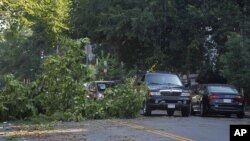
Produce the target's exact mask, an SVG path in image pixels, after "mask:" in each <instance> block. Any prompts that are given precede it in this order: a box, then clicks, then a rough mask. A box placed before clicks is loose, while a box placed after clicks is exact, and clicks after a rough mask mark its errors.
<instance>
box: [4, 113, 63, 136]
mask: <svg viewBox="0 0 250 141" xmlns="http://www.w3.org/2000/svg"><path fill="white" fill-rule="evenodd" d="M57 123H58V122H57V121H52V120H51V118H49V117H47V116H43V115H40V116H36V117H32V118H29V119H26V120H18V121H11V122H9V123H8V122H4V123H3V128H5V129H6V131H7V132H5V133H4V136H5V139H6V140H14V139H16V138H20V137H26V136H41V135H42V134H45V132H48V131H51V130H54V127H55V125H56V124H57Z"/></svg>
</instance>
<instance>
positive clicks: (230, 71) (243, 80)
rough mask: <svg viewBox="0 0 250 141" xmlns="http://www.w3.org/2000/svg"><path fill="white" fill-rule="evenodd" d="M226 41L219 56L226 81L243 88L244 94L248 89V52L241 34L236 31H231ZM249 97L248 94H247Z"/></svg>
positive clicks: (249, 70)
mask: <svg viewBox="0 0 250 141" xmlns="http://www.w3.org/2000/svg"><path fill="white" fill-rule="evenodd" d="M228 38H229V40H228V42H227V43H226V47H227V51H226V53H225V54H224V55H222V56H221V58H220V59H221V62H222V64H223V66H224V67H223V74H224V76H225V77H226V78H227V80H228V82H229V83H231V84H233V85H235V86H237V87H238V88H244V89H245V94H248V93H249V91H250V89H249V88H250V84H249V81H250V62H249V59H250V53H249V49H248V47H246V46H243V39H242V36H241V35H240V34H238V33H231V34H230V35H229V37H228ZM247 96H248V97H249V94H248V95H247Z"/></svg>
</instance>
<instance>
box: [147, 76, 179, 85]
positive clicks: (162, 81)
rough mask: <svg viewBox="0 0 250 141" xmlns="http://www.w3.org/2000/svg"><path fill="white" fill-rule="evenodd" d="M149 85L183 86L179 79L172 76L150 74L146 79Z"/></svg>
mask: <svg viewBox="0 0 250 141" xmlns="http://www.w3.org/2000/svg"><path fill="white" fill-rule="evenodd" d="M145 82H146V83H147V84H148V85H176V86H183V85H182V83H181V81H180V79H179V77H178V76H176V75H171V74H148V75H147V76H146V77H145Z"/></svg>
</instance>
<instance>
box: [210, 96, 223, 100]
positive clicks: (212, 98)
mask: <svg viewBox="0 0 250 141" xmlns="http://www.w3.org/2000/svg"><path fill="white" fill-rule="evenodd" d="M219 98H220V96H218V95H209V96H208V100H214V99H219Z"/></svg>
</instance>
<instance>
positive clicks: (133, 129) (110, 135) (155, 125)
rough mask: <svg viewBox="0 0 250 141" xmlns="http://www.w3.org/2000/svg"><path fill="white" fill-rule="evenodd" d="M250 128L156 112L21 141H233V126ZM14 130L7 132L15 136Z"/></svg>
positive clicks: (1, 136)
mask: <svg viewBox="0 0 250 141" xmlns="http://www.w3.org/2000/svg"><path fill="white" fill-rule="evenodd" d="M232 124H240V125H245V124H247V125H250V116H249V115H247V116H246V118H243V119H238V118H236V116H234V115H232V116H231V117H230V118H226V117H223V116H209V117H200V116H198V115H197V116H189V117H181V114H180V113H178V112H176V113H175V114H174V116H172V117H169V116H167V115H166V112H165V111H154V112H153V115H152V116H150V117H144V116H141V117H139V118H136V119H108V120H89V121H84V122H63V123H58V124H57V125H56V126H55V130H52V131H47V132H46V131H43V132H40V133H39V132H31V133H29V134H23V135H22V134H20V135H21V136H17V137H16V138H13V140H18V141H41V140H44V141H45V140H46V141H47V140H51V141H54V140H55V141H59V140H64V141H67V140H70V141H80V140H82V141H229V133H230V132H229V126H230V125H232ZM6 128H7V127H4V128H0V140H5V139H6V135H7V134H6V133H5V132H4V131H6V130H5V129H6ZM12 131H13V130H12V129H9V130H7V131H6V132H12Z"/></svg>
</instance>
